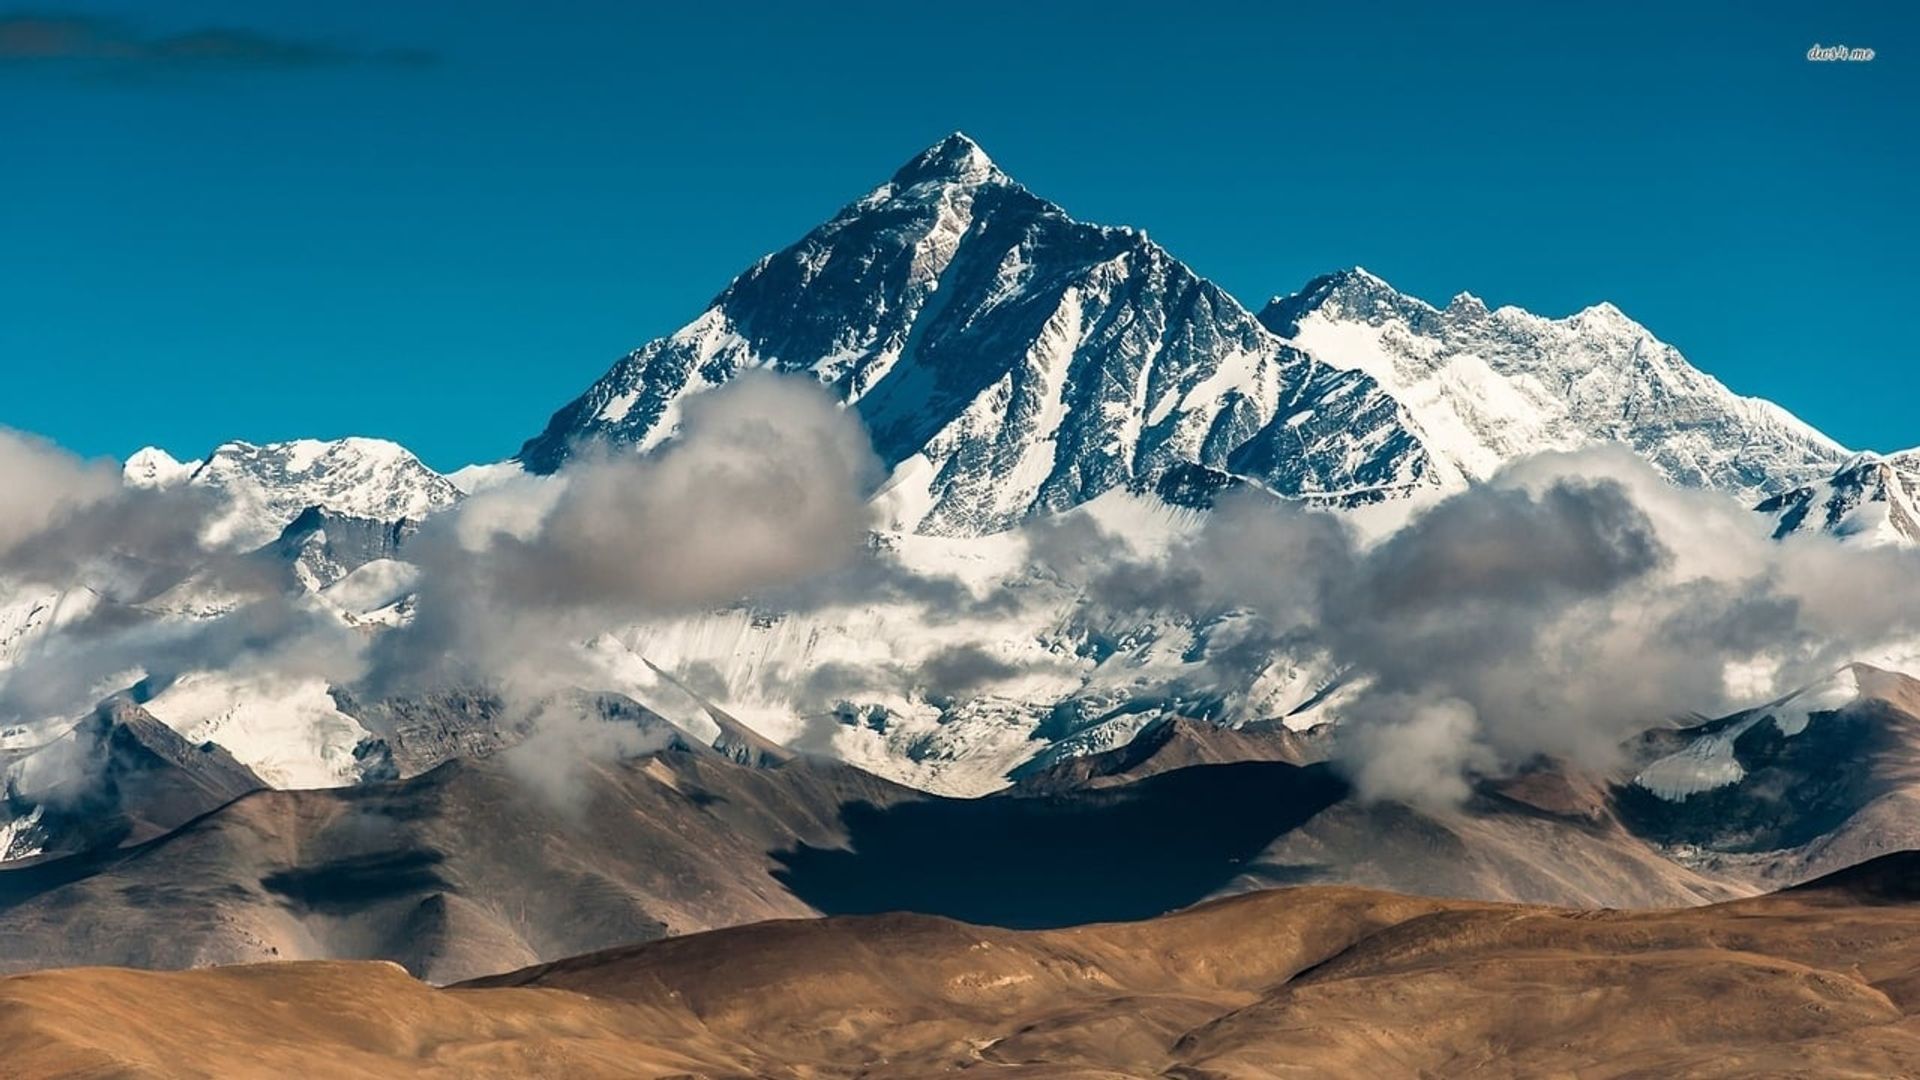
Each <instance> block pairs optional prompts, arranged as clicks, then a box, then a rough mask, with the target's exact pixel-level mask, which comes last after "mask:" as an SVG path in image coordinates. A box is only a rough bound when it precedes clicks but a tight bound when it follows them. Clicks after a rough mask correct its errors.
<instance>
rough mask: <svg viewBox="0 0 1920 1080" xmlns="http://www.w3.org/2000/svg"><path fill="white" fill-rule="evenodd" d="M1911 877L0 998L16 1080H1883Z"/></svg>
mask: <svg viewBox="0 0 1920 1080" xmlns="http://www.w3.org/2000/svg"><path fill="white" fill-rule="evenodd" d="M1917 895H1920V857H1917V856H1916V855H1915V854H1913V853H1904V854H1900V855H1894V856H1889V857H1886V858H1883V859H1879V860H1876V861H1874V862H1872V863H1869V864H1867V865H1864V866H1860V867H1857V868H1854V869H1853V870H1850V871H1848V872H1846V873H1844V874H1840V875H1836V876H1834V877H1833V878H1830V879H1827V880H1825V881H1822V882H1817V883H1814V884H1812V885H1809V886H1807V887H1805V888H1802V889H1796V890H1792V891H1788V892H1784V893H1779V894H1776V895H1773V896H1766V897H1757V898H1753V899H1746V900H1741V901H1737V902H1734V903H1729V904H1721V905H1716V906H1711V907H1705V908H1688V909H1682V910H1641V911H1593V910H1568V909H1563V908H1541V907H1517V906H1511V905H1490V904H1483V903H1474V902H1468V901H1458V900H1433V899H1425V898H1416V897H1408V896H1401V895H1396V894H1393V893H1388V892H1378V891H1372V890H1366V889H1354V888H1330V887H1309V888H1292V889H1281V890H1274V891H1268V892H1261V893H1255V894H1250V895H1246V896H1239V897H1235V898H1232V899H1227V900H1221V901H1216V902H1213V903H1208V904H1203V905H1200V906H1197V907H1193V908H1189V909H1186V910H1182V911H1178V912H1174V913H1170V914H1164V915H1160V916H1159V917H1157V918H1152V919H1148V920H1143V921H1136V922H1124V923H1100V924H1093V925H1081V926H1075V927H1072V928H1069V929H1050V930H1035V931H1025V932H1021V931H1013V930H1005V929H999V928H994V927H988V926H977V925H968V924H966V923H963V922H955V921H952V920H949V919H941V918H932V917H927V916H919V915H902V914H891V915H876V916H867V917H856V918H832V919H787V920H780V921H772V922H763V923H758V924H755V925H751V926H742V927H737V928H733V929H727V930H719V931H714V932H710V933H704V934H695V935H690V936H686V937H678V938H671V939H668V940H664V941H653V942H649V943H646V944H641V945H637V946H629V947H624V948H618V949H611V950H606V951H601V952H595V953H590V954H587V955H582V956H577V957H572V958H569V959H565V960H561V961H556V962H552V963H546V964H541V965H537V966H533V967H529V968H525V969H523V970H519V971H515V972H511V973H508V974H503V975H497V976H493V977H489V978H484V979H479V980H475V981H473V982H470V983H466V984H463V985H460V986H455V987H451V988H445V989H435V988H433V987H431V986H428V985H426V984H425V983H422V982H419V981H416V980H415V979H413V978H410V977H409V976H408V975H407V974H406V973H405V972H403V971H402V970H400V969H399V968H397V967H395V966H393V965H389V964H372V963H339V962H336V963H299V964H261V965H253V966H248V967H228V968H214V969H210V970H200V971H190V972H172V973H153V972H134V971H126V970H118V969H108V968H83V969H75V970H70V971H55V972H43V973H37V974H33V975H24V976H15V977H12V978H7V979H4V980H0V1041H3V1042H4V1043H5V1044H6V1045H7V1046H8V1047H9V1048H10V1056H9V1065H10V1066H11V1067H13V1068H15V1069H17V1070H19V1071H21V1072H22V1073H23V1074H30V1075H36V1076H53V1075H63V1076H64V1075H161V1074H165V1073H169V1072H172V1071H175V1070H176V1069H177V1066H178V1063H180V1062H182V1061H192V1062H194V1064H195V1066H196V1067H198V1068H201V1069H203V1070H205V1071H207V1072H209V1073H211V1074H215V1075H223V1076H227V1075H232V1076H238V1075H254V1074H262V1075H264V1074H267V1073H272V1074H275V1075H318V1074H329V1075H354V1076H399V1075H407V1076H415V1075H421V1076H439V1075H447V1076H452V1075H459V1076H467V1077H514V1076H526V1075H534V1074H541V1075H565V1076H578V1077H598V1076H607V1077H612V1076H621V1077H635V1076H638V1077H655V1078H667V1077H692V1076H715V1077H718V1076H728V1077H732V1076H754V1077H766V1078H770V1080H798V1078H800V1077H811V1078H818V1080H830V1078H851V1077H856V1076H857V1077H869V1078H873V1080H886V1078H908V1077H925V1076H936V1075H946V1074H949V1073H960V1072H969V1073H975V1072H977V1073H983V1074H984V1073H991V1074H994V1075H1008V1076H1032V1077H1042V1076H1046V1077H1087V1078H1093V1077H1139V1076H1165V1077H1185V1078H1196V1080H1197V1078H1200V1077H1208V1078H1216V1077H1217V1078H1223V1080H1224V1078H1249V1080H1251V1078H1278V1077H1295V1076H1399V1075H1422V1076H1426V1075H1434V1076H1439V1075H1449V1076H1454V1075H1472V1076H1488V1077H1531V1076H1557V1075H1573V1074H1576V1073H1578V1074H1582V1075H1585V1074H1587V1073H1594V1072H1596V1069H1595V1066H1594V1063H1595V1062H1604V1063H1606V1065H1605V1068H1604V1069H1601V1070H1598V1071H1599V1072H1600V1073H1601V1074H1604V1075H1644V1076H1689V1077H1709V1076H1712V1077H1744V1076H1754V1075H1762V1074H1765V1075H1796V1076H1797V1075H1809V1076H1811V1075H1820V1076H1895V1075H1906V1074H1909V1073H1911V1072H1912V1071H1913V1063H1914V1062H1915V1061H1916V1060H1920V1034H1917V1033H1916V1032H1917V1031H1920V1026H1917V1025H1916V1016H1917V1015H1920V1013H1917V1012H1916V1010H1920V998H1917V997H1916V991H1920V982H1917V981H1916V977H1915V975H1914V972H1915V971H1916V970H1917V969H1920V907H1917V906H1916V903H1915V897H1916V896H1917Z"/></svg>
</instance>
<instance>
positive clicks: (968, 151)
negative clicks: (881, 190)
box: [892, 131, 1011, 189]
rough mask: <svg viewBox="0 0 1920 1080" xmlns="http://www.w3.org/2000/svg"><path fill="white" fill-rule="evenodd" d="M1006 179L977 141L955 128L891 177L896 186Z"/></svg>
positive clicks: (967, 183)
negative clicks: (954, 130)
mask: <svg viewBox="0 0 1920 1080" xmlns="http://www.w3.org/2000/svg"><path fill="white" fill-rule="evenodd" d="M1009 182H1011V178H1010V177H1008V176H1007V174H1006V173H1004V172H1001V171H1000V167H999V166H998V165H995V164H994V163H993V159H992V158H990V157H988V156H987V152H986V151H985V150H983V149H981V148H980V144H979V143H977V142H974V141H973V140H972V139H971V138H968V137H967V136H966V134H964V133H963V132H958V131H956V132H954V133H953V134H951V135H948V136H947V137H946V138H944V139H941V140H940V141H939V142H937V143H934V144H933V145H932V146H929V147H927V148H926V149H925V150H922V151H920V153H918V154H916V155H914V158H913V160H911V161H909V162H907V163H906V164H905V165H902V166H900V169H899V171H897V172H895V173H894V174H893V180H892V184H893V186H894V188H896V189H905V188H911V187H916V186H918V185H920V184H926V183H938V184H961V185H976V184H991V183H1009Z"/></svg>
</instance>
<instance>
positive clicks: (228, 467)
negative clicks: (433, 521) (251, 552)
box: [189, 437, 460, 547]
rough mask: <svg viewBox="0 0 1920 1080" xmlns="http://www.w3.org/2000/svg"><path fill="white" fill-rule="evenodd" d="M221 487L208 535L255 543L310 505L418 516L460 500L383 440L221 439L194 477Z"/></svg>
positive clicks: (359, 514)
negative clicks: (222, 506)
mask: <svg viewBox="0 0 1920 1080" xmlns="http://www.w3.org/2000/svg"><path fill="white" fill-rule="evenodd" d="M189 482H190V483H192V484H195V485H197V486H201V487H206V488H209V489H212V490H214V491H216V492H218V493H220V494H221V495H222V496H223V497H224V498H225V501H226V507H227V509H226V511H225V513H224V514H222V516H221V517H220V518H219V520H218V521H217V522H216V523H215V525H214V526H213V529H212V531H211V534H210V535H209V537H208V539H209V540H210V541H213V542H216V543H218V542H228V543H232V544H234V545H236V546H240V547H257V546H259V545H260V544H264V543H266V542H267V541H269V540H272V539H273V538H274V537H276V536H278V535H279V534H280V531H281V530H282V529H283V528H285V527H286V526H287V524H288V523H289V522H291V521H293V520H294V519H295V518H297V517H299V516H300V514H301V512H302V511H304V510H306V509H307V508H308V507H314V506H318V507H323V508H325V509H327V510H331V511H333V512H334V513H337V514H344V515H347V516H349V517H356V518H365V519H368V520H372V521H383V522H392V521H400V520H413V521H417V520H419V519H421V518H423V517H425V516H427V515H428V514H430V513H432V512H433V511H434V510H437V509H439V508H441V507H444V506H449V505H451V504H453V503H454V502H457V501H458V500H459V498H460V492H459V490H458V489H457V488H455V487H454V486H453V484H452V483H451V482H450V481H448V480H447V478H446V477H444V476H441V475H440V474H439V473H436V472H434V471H433V470H432V469H429V468H427V467H426V466H425V465H424V464H422V463H421V461H420V459H419V458H417V457H415V456H413V454H412V453H411V452H409V451H408V450H407V449H406V448H405V447H403V446H401V445H399V444H398V443H393V442H388V441H387V440H385V439H369V438H358V437H351V438H344V439H334V440H329V441H323V440H320V439H296V440H293V441H291V442H279V443H265V444H254V443H249V442H240V441H235V442H229V443H224V444H222V445H221V446H219V447H218V448H216V449H215V450H214V452H213V453H212V454H210V455H208V457H207V460H206V461H205V462H204V463H203V464H202V465H201V466H200V467H199V468H198V469H196V470H194V473H193V476H192V478H191V480H190V481H189Z"/></svg>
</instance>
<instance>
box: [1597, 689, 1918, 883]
mask: <svg viewBox="0 0 1920 1080" xmlns="http://www.w3.org/2000/svg"><path fill="white" fill-rule="evenodd" d="M1635 750H1636V756H1637V757H1638V759H1639V760H1638V763H1637V769H1636V771H1635V772H1634V774H1633V776H1632V778H1631V780H1629V781H1628V782H1626V783H1624V784H1622V785H1620V786H1619V787H1618V788H1617V789H1616V791H1615V800H1616V802H1617V805H1618V807H1619V811H1620V814H1621V818H1622V820H1623V821H1625V823H1626V824H1627V826H1628V828H1630V829H1631V830H1632V831H1633V832H1635V833H1636V834H1638V835H1640V836H1643V837H1645V838H1647V839H1648V840H1651V841H1653V842H1655V843H1657V844H1660V845H1661V846H1662V848H1663V850H1665V851H1667V852H1668V853H1669V854H1671V855H1672V856H1673V857H1675V858H1676V859H1678V860H1679V861H1681V862H1683V863H1685V864H1687V865H1690V866H1694V867H1697V868H1701V869H1703V870H1704V871H1705V872H1708V873H1714V874H1722V875H1735V876H1739V875H1745V876H1748V877H1750V878H1751V879H1753V880H1756V881H1759V882H1763V883H1767V884H1768V885H1769V886H1770V887H1771V886H1777V885H1779V884H1784V883H1790V882H1794V881H1800V880H1804V879H1806V878H1808V877H1811V876H1814V875H1817V874H1823V873H1828V872H1831V871H1834V870H1838V869H1840V868H1842V867H1846V866H1850V865H1852V864H1854V863H1857V862H1861V861H1863V860H1866V859H1869V858H1872V857H1875V856H1878V855H1883V854H1886V853H1888V852H1892V851H1898V850H1902V849H1904V848H1907V847H1910V846H1913V845H1914V844H1915V843H1920V828H1917V827H1916V826H1915V824H1914V823H1915V822H1916V821H1920V814H1917V813H1916V812H1917V811H1920V785H1916V784H1915V783H1914V777H1915V776H1916V775H1920V681H1916V680H1914V679H1912V678H1909V677H1907V676H1905V675H1901V674H1898V673H1895V672H1890V671H1884V670H1881V669H1878V668H1874V667H1871V666H1869V665H1866V664H1853V665H1850V666H1849V667H1847V668H1846V669H1844V670H1842V671H1840V672H1837V673H1836V674H1835V675H1834V676H1833V677H1832V678H1830V679H1828V680H1826V681H1825V682H1822V683H1820V684H1818V685H1815V686H1811V687H1808V688H1806V689H1804V690H1802V691H1800V692H1799V693H1796V694H1793V695H1791V696H1789V697H1787V698H1784V699H1782V700H1780V701H1776V702H1772V703H1769V704H1767V705H1763V706H1760V707H1757V708H1754V709H1749V710H1745V711H1743V712H1739V713H1735V714H1733V715H1731V716H1726V717H1722V718H1719V719H1716V720H1712V721H1709V722H1707V723H1704V724H1700V725H1696V726H1692V727H1687V728H1682V729H1677V730H1660V731H1653V732H1649V733H1647V734H1646V735H1645V736H1643V737H1642V738H1641V739H1640V740H1639V743H1638V745H1637V747H1636V748H1635Z"/></svg>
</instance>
